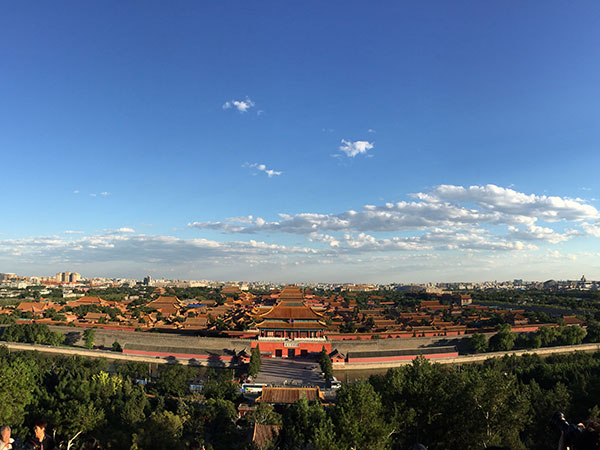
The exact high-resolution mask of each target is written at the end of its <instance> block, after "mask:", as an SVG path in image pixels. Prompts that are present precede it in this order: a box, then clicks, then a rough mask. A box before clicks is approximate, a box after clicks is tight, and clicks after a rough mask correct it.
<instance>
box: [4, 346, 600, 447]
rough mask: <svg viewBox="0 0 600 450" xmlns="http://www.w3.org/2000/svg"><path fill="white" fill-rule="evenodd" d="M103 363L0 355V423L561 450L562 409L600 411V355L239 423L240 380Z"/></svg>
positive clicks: (169, 438) (127, 437)
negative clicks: (256, 429)
mask: <svg viewBox="0 0 600 450" xmlns="http://www.w3.org/2000/svg"><path fill="white" fill-rule="evenodd" d="M110 369H111V370H109V367H108V365H107V362H105V361H103V360H92V359H83V358H79V357H68V358H66V357H58V358H57V357H44V356H42V355H39V354H37V353H35V352H11V353H9V352H8V351H7V350H6V348H3V347H0V423H3V424H4V423H6V424H9V425H11V426H12V427H13V430H14V435H15V436H17V437H23V436H25V434H26V433H27V429H29V428H30V427H31V425H32V423H33V422H34V420H35V419H37V418H39V417H44V418H46V419H48V420H49V422H50V428H51V429H52V430H53V431H55V432H56V437H57V440H58V441H59V442H63V443H65V442H67V441H68V440H70V439H72V438H73V437H74V436H76V435H77V433H81V434H79V439H77V440H75V443H76V446H75V447H74V448H79V445H80V444H81V442H83V441H82V439H83V438H84V437H87V436H93V437H95V438H97V439H99V441H100V443H101V446H102V448H107V449H108V448H110V449H124V450H129V449H138V450H143V449H147V450H154V449H156V450H162V449H176V450H177V449H185V448H187V447H188V446H189V444H190V442H192V441H193V440H199V441H202V442H203V443H204V444H205V445H206V447H207V448H209V449H210V448H213V449H215V450H219V449H250V448H252V447H251V446H250V444H249V439H248V438H249V436H250V435H251V431H252V428H253V425H254V423H260V424H267V425H282V429H281V433H280V435H279V438H278V439H277V441H276V442H275V443H274V444H273V448H281V449H289V450H291V449H325V450H347V449H351V448H356V449H365V450H370V449H372V450H376V449H409V448H411V447H412V445H413V444H414V443H415V442H421V443H423V444H425V445H427V447H428V448H429V449H431V450H452V449H461V450H462V449H466V450H470V449H481V448H484V447H486V446H492V445H504V446H507V447H509V448H511V449H514V450H519V449H532V450H538V449H539V450H542V449H547V448H555V447H556V440H557V438H558V433H556V432H553V431H551V429H550V428H549V425H548V422H549V418H550V416H551V415H552V413H553V412H554V411H555V410H562V411H564V412H565V413H566V415H567V418H568V419H569V420H570V421H571V422H574V423H577V422H579V421H583V420H584V419H586V418H588V417H590V416H597V415H598V414H599V413H600V408H599V407H598V406H599V405H598V403H599V402H600V354H581V353H574V354H570V355H561V356H552V357H549V358H546V359H541V358H539V357H538V356H536V355H527V356H523V357H515V356H512V357H505V358H501V359H490V360H488V361H486V362H485V363H484V364H481V365H463V366H445V365H444V366H442V365H438V364H431V363H429V362H427V361H425V360H416V361H414V362H413V363H412V364H410V365H407V366H403V367H399V368H394V369H390V370H389V371H388V372H387V373H386V374H385V375H376V376H372V377H371V378H370V379H368V380H364V381H361V382H356V383H349V384H344V385H343V386H342V388H341V389H340V390H339V391H338V395H337V399H336V402H335V405H332V406H329V407H325V406H323V405H321V404H318V403H312V404H311V403H308V402H307V401H306V400H304V399H303V400H300V401H299V402H298V403H296V404H294V405H291V406H289V407H287V408H284V409H282V410H281V409H277V410H276V409H274V408H273V407H272V406H270V405H263V404H260V405H258V406H257V407H256V409H255V410H254V411H253V412H252V413H250V414H248V415H246V416H245V417H242V418H239V417H238V413H237V406H238V405H239V403H240V402H241V401H242V399H241V398H240V397H239V391H238V388H237V385H236V384H235V383H233V381H232V373H231V372H230V371H227V370H221V371H219V372H216V371H212V370H209V371H208V372H207V373H205V374H204V381H203V385H204V387H203V390H202V393H200V394H198V393H190V391H189V389H188V383H189V382H190V381H192V380H194V379H196V378H197V377H198V375H199V370H198V369H197V368H191V367H187V366H179V365H166V366H162V367H161V368H160V369H159V371H158V375H157V376H156V377H155V378H153V379H152V380H151V381H150V382H148V384H146V385H143V384H140V383H139V382H140V381H142V382H144V383H145V382H146V381H147V380H149V379H150V376H149V375H150V373H149V368H148V366H147V365H145V364H140V363H127V364H121V365H117V366H116V367H113V368H110Z"/></svg>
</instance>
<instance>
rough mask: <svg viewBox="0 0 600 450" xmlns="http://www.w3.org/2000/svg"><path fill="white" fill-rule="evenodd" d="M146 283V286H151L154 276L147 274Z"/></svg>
mask: <svg viewBox="0 0 600 450" xmlns="http://www.w3.org/2000/svg"><path fill="white" fill-rule="evenodd" d="M144 284H145V285H146V286H150V285H151V284H152V277H151V276H150V275H146V277H145V278H144Z"/></svg>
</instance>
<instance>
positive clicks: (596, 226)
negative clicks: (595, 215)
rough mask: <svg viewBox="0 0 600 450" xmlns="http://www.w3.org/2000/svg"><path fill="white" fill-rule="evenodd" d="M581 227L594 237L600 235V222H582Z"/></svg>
mask: <svg viewBox="0 0 600 450" xmlns="http://www.w3.org/2000/svg"><path fill="white" fill-rule="evenodd" d="M581 227H582V228H583V229H584V230H585V232H586V233H587V234H589V235H591V236H594V237H600V223H593V224H591V223H582V224H581Z"/></svg>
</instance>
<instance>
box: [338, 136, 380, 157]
mask: <svg viewBox="0 0 600 450" xmlns="http://www.w3.org/2000/svg"><path fill="white" fill-rule="evenodd" d="M373 147H374V145H373V144H372V143H370V142H368V141H354V142H352V141H347V140H345V139H342V145H340V147H339V149H340V150H341V151H342V152H344V153H345V154H346V156H348V157H349V158H354V157H355V156H356V155H359V154H361V153H367V152H368V151H369V150H371V149H372V148H373Z"/></svg>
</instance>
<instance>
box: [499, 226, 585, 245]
mask: <svg viewBox="0 0 600 450" xmlns="http://www.w3.org/2000/svg"><path fill="white" fill-rule="evenodd" d="M508 229H509V231H510V233H509V235H508V237H509V238H512V239H521V240H524V241H546V242H550V243H551V244H558V243H559V242H565V241H568V240H569V239H571V238H573V237H575V236H579V235H581V232H579V231H577V230H566V231H565V232H564V233H559V232H557V231H555V230H553V229H552V228H548V227H540V226H537V225H533V224H528V225H526V228H524V229H523V228H517V227H515V226H512V225H511V226H509V227H508Z"/></svg>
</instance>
